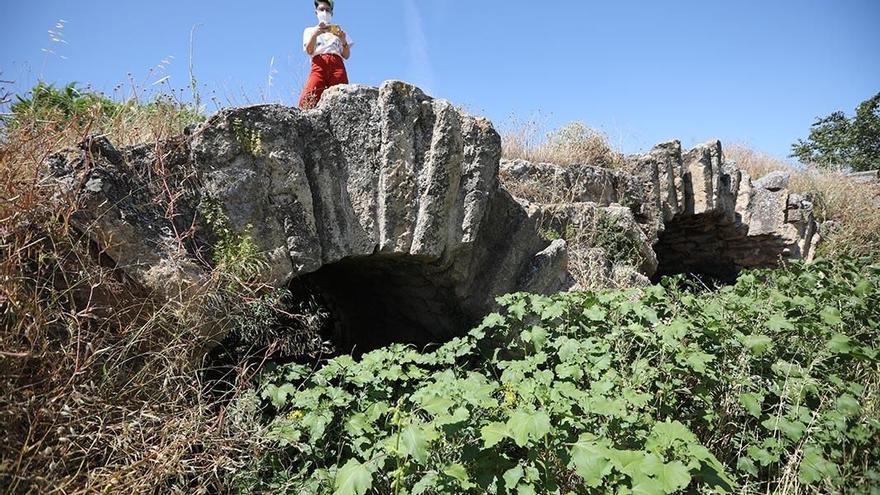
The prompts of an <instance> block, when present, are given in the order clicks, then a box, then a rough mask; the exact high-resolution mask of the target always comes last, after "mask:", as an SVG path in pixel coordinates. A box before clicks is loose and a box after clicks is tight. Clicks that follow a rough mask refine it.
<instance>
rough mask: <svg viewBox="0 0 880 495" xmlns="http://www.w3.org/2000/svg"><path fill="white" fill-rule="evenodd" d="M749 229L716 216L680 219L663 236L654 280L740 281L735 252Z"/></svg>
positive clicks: (690, 216)
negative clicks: (679, 277) (682, 277)
mask: <svg viewBox="0 0 880 495" xmlns="http://www.w3.org/2000/svg"><path fill="white" fill-rule="evenodd" d="M743 229H748V226H743V225H742V224H740V223H738V222H734V221H732V220H731V219H730V218H728V217H727V216H724V215H721V214H716V213H704V214H698V215H684V216H676V217H675V218H673V219H672V220H671V221H669V222H667V223H666V228H665V229H664V230H663V231H662V232H660V233H659V235H658V240H657V243H656V244H654V251H655V252H656V253H657V262H658V266H657V271H656V273H655V274H654V276H653V277H652V278H651V281H652V282H654V283H658V282H659V281H660V279H661V278H662V277H664V276H667V275H677V274H682V273H683V274H687V275H691V276H694V277H696V278H698V279H700V280H701V281H703V282H704V283H706V284H707V285H727V284H731V283H734V282H736V278H737V276H738V275H739V272H740V271H741V269H742V267H741V266H739V265H738V264H737V263H736V260H735V259H734V252H735V251H736V250H737V249H742V248H747V246H739V244H742V243H743V241H744V239H745V238H746V232H744V231H743Z"/></svg>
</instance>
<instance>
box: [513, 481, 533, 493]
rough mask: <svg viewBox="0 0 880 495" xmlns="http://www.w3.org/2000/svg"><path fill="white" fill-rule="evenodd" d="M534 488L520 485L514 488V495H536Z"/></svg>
mask: <svg viewBox="0 0 880 495" xmlns="http://www.w3.org/2000/svg"><path fill="white" fill-rule="evenodd" d="M537 493H538V492H536V491H535V487H534V486H532V485H528V484H525V483H523V484H521V485H519V486H517V487H516V495H537Z"/></svg>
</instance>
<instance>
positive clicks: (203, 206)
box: [199, 197, 266, 278]
mask: <svg viewBox="0 0 880 495" xmlns="http://www.w3.org/2000/svg"><path fill="white" fill-rule="evenodd" d="M199 209H200V212H201V214H202V217H203V218H204V220H205V223H206V225H207V226H208V228H209V229H210V230H211V233H212V234H213V235H214V236H216V238H217V241H216V242H215V243H214V250H213V261H214V263H215V264H216V265H217V266H218V267H219V268H220V269H221V270H222V271H224V272H226V273H229V274H231V275H234V276H236V277H240V278H251V277H254V276H256V275H257V274H258V273H259V272H260V271H261V270H262V269H264V268H265V266H266V262H265V260H264V259H263V255H262V253H260V251H259V250H258V248H257V246H256V244H254V241H253V238H252V236H251V230H252V229H253V226H251V225H246V226H245V229H244V231H243V232H238V231H236V230H235V229H233V228H232V225H231V224H230V222H229V217H228V216H227V215H226V212H225V211H223V206H222V205H221V204H220V202H219V201H217V200H216V199H214V198H210V197H205V198H202V201H201V203H200V205H199Z"/></svg>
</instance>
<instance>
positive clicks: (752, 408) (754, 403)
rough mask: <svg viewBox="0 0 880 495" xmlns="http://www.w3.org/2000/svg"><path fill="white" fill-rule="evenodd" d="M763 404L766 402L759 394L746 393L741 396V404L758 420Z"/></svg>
mask: <svg viewBox="0 0 880 495" xmlns="http://www.w3.org/2000/svg"><path fill="white" fill-rule="evenodd" d="M762 402H764V398H763V397H761V396H760V395H758V394H752V393H745V394H740V395H739V403H740V404H742V405H743V407H744V408H745V409H746V412H748V413H749V414H751V415H752V416H754V417H756V418H760V417H761V403H762Z"/></svg>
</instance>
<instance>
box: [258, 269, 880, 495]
mask: <svg viewBox="0 0 880 495" xmlns="http://www.w3.org/2000/svg"><path fill="white" fill-rule="evenodd" d="M682 285H686V284H682V283H681V281H680V280H672V281H671V283H669V284H667V286H666V287H662V286H654V287H649V288H645V289H632V290H626V291H609V292H598V293H596V292H582V293H569V294H559V295H555V296H552V297H545V296H538V295H530V294H514V295H509V296H504V297H502V298H500V299H499V302H500V304H501V305H502V307H503V311H502V312H499V313H494V314H491V315H489V316H488V317H486V318H485V320H484V321H483V322H482V324H481V325H480V326H479V327H477V328H475V329H474V330H472V331H471V332H470V333H469V334H468V335H467V336H466V337H463V338H458V339H455V340H453V341H451V342H449V343H448V344H446V345H444V346H442V347H441V348H439V349H438V350H436V351H434V352H431V353H420V352H417V351H416V350H414V349H411V348H408V347H405V346H401V345H395V346H391V347H388V348H385V349H380V350H377V351H374V352H371V353H368V354H366V355H364V356H363V358H362V359H361V360H359V361H355V360H354V359H352V358H351V357H349V356H341V357H338V358H336V359H334V360H331V361H330V362H329V363H327V365H326V366H324V367H323V368H321V369H318V370H315V369H313V368H310V367H306V366H301V365H284V366H279V367H277V368H275V369H274V370H272V371H271V372H269V373H267V374H266V375H265V377H264V380H263V384H262V385H261V387H260V393H261V396H262V397H263V398H264V399H265V401H266V402H267V407H269V410H270V411H272V414H271V415H270V417H272V419H271V421H270V423H269V425H268V431H269V436H270V439H271V440H272V441H273V442H274V443H275V445H276V446H277V448H276V449H275V450H274V451H273V452H271V453H270V454H269V455H267V456H264V457H262V458H261V459H259V461H258V462H257V463H255V465H254V466H253V469H252V471H250V473H251V474H253V473H259V474H258V475H257V476H249V478H248V479H250V480H254V479H257V480H259V481H257V482H254V483H252V484H251V485H248V486H243V487H242V491H260V490H272V491H276V492H288V493H334V494H337V495H349V494H360V495H363V494H365V493H408V494H421V493H517V494H521V493H674V492H678V491H681V490H690V491H699V492H702V493H723V492H730V491H733V490H735V489H739V490H742V491H743V492H744V493H751V492H753V491H755V492H761V493H763V492H766V491H773V490H775V489H780V488H781V487H782V486H783V485H784V486H795V487H801V489H803V490H806V491H809V490H813V491H816V492H822V493H828V492H839V491H847V490H848V491H851V492H853V493H858V492H865V493H868V492H870V490H871V489H872V487H874V488H876V486H877V482H878V480H880V472H878V470H877V466H878V465H880V442H878V438H880V412H878V410H880V407H878V404H880V385H878V381H880V366H878V362H880V361H878V340H880V339H878V327H880V267H877V266H869V267H863V266H860V265H858V264H856V263H854V262H847V261H838V262H828V261H820V262H817V263H816V264H814V265H811V266H804V265H793V266H792V267H790V268H789V269H788V270H785V271H780V272H778V273H773V272H761V271H759V272H753V273H750V274H747V275H745V276H743V277H742V278H741V279H740V281H739V282H738V283H737V284H736V285H735V286H732V287H726V288H723V289H721V290H719V291H716V292H711V293H706V294H694V293H691V292H687V291H684V290H683V289H681V288H680V287H681V286H682ZM737 487H738V488H737Z"/></svg>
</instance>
